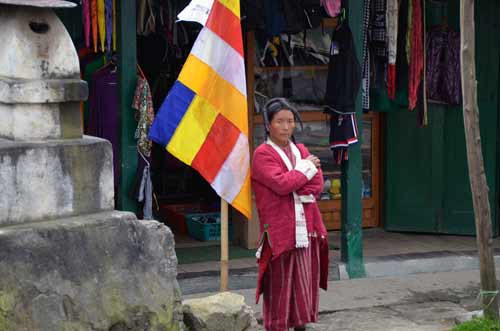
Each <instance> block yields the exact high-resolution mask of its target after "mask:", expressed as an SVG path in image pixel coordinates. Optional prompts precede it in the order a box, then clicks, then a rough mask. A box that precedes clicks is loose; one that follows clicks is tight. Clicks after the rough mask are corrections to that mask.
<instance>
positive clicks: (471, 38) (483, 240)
mask: <svg viewBox="0 0 500 331" xmlns="http://www.w3.org/2000/svg"><path fill="white" fill-rule="evenodd" d="M474 26H475V21H474V0H461V1H460V37H461V38H460V39H461V46H460V48H461V50H460V62H461V65H462V94H463V116H464V127H465V141H466V146H467V162H468V166H469V180H470V186H471V191H472V201H473V205H474V217H475V220H476V240H477V247H478V251H479V266H480V274H481V299H482V305H483V311H484V316H485V317H488V318H492V319H498V295H497V294H498V293H497V286H496V275H495V261H494V259H493V250H492V239H491V212H490V203H489V195H488V191H489V189H488V184H487V182H486V175H485V171H484V162H483V154H482V150H481V134H480V130H479V106H478V103H477V81H476V60H475V47H476V45H475V27H474Z"/></svg>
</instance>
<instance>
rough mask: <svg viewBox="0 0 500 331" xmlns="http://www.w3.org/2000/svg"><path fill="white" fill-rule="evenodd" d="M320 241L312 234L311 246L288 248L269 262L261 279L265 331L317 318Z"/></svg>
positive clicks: (282, 328) (301, 324) (274, 330)
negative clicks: (289, 249)
mask: <svg viewBox="0 0 500 331" xmlns="http://www.w3.org/2000/svg"><path fill="white" fill-rule="evenodd" d="M321 241H324V240H322V239H319V238H311V242H310V245H309V247H308V248H298V249H294V250H292V251H288V252H286V253H284V254H281V255H280V256H279V257H278V258H276V259H274V260H271V261H270V262H269V263H268V266H267V270H266V272H265V274H264V276H263V282H262V289H263V293H264V302H263V307H262V316H263V319H264V327H265V329H266V331H284V330H288V329H289V328H293V327H298V326H303V325H305V324H307V323H311V322H316V321H317V320H318V307H319V284H320V265H321V260H320V255H321V254H320V251H321V245H320V242H321ZM267 247H269V246H267ZM267 250H268V251H269V250H270V249H267Z"/></svg>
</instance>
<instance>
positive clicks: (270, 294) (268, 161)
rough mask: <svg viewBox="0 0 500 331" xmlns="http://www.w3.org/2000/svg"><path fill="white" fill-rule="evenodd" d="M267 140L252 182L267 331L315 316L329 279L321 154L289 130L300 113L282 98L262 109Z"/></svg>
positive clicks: (282, 330)
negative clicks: (318, 199) (320, 203)
mask: <svg viewBox="0 0 500 331" xmlns="http://www.w3.org/2000/svg"><path fill="white" fill-rule="evenodd" d="M263 116H264V123H265V129H266V136H267V140H266V142H264V143H263V144H262V145H260V146H259V147H258V148H257V149H256V150H255V153H254V157H253V163H252V187H253V190H254V193H255V202H256V205H257V210H258V213H259V220H260V233H261V241H260V242H261V245H260V247H259V250H258V252H257V258H258V264H259V278H258V283H257V293H256V300H257V302H258V300H259V297H260V294H261V293H263V295H264V303H263V314H262V315H263V318H264V327H265V329H266V331H288V330H289V329H290V328H294V330H295V331H298V330H305V324H307V323H311V322H316V321H317V319H318V305H319V288H320V287H321V288H323V289H325V290H326V286H327V280H328V242H327V234H326V230H325V227H324V225H323V221H322V219H321V213H320V211H319V208H318V205H317V203H316V197H318V196H319V195H320V193H321V191H322V189H323V174H322V172H321V168H320V166H321V164H320V160H319V159H318V158H317V157H316V156H314V155H311V154H310V153H309V152H308V150H307V149H306V148H305V147H304V145H302V144H297V145H295V143H294V137H293V131H294V129H295V125H296V123H297V122H299V123H300V124H301V126H302V122H301V120H300V115H299V113H298V112H297V110H296V109H294V108H293V107H292V106H291V105H290V104H289V103H288V102H287V101H286V100H285V99H283V98H275V99H272V100H270V101H269V102H268V103H266V105H265V106H264V109H263Z"/></svg>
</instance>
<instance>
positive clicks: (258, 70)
mask: <svg viewBox="0 0 500 331" xmlns="http://www.w3.org/2000/svg"><path fill="white" fill-rule="evenodd" d="M254 70H255V72H256V73H262V72H274V71H316V70H328V65H326V64H325V65H306V66H293V67H281V66H279V67H255V68H254Z"/></svg>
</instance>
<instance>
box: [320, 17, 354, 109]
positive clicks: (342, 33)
mask: <svg viewBox="0 0 500 331" xmlns="http://www.w3.org/2000/svg"><path fill="white" fill-rule="evenodd" d="M360 83H361V68H360V65H359V61H358V58H357V56H356V49H355V47H354V41H353V37H352V33H351V30H350V28H349V26H348V25H347V23H346V22H343V23H341V24H340V25H339V26H338V27H337V29H336V30H335V31H334V32H333V35H332V43H331V47H330V63H329V64H328V79H327V83H326V93H325V105H326V106H327V108H328V109H329V110H331V111H333V112H338V113H343V114H348V113H354V112H355V101H356V96H357V94H358V91H359V87H360Z"/></svg>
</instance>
